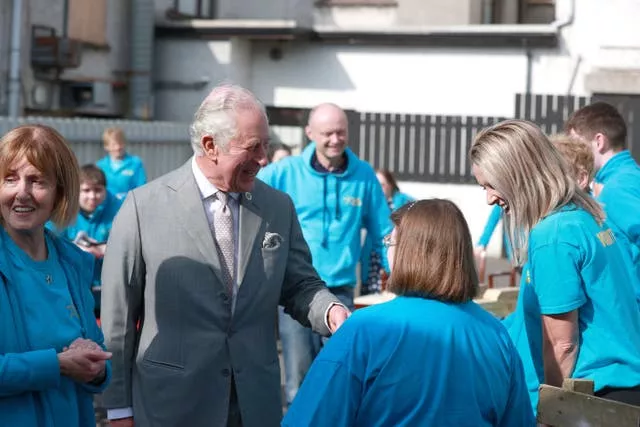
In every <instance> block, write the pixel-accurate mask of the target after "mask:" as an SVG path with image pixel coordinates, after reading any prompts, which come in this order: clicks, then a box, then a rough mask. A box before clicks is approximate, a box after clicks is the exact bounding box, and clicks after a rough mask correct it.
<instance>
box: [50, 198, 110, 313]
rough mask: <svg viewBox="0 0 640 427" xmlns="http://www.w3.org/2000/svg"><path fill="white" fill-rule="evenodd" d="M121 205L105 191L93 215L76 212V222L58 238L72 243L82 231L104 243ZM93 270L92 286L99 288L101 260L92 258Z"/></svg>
mask: <svg viewBox="0 0 640 427" xmlns="http://www.w3.org/2000/svg"><path fill="white" fill-rule="evenodd" d="M120 205H122V200H119V199H118V198H116V197H115V196H114V195H112V194H111V193H110V192H108V191H107V196H106V198H105V199H104V202H102V203H101V204H100V206H98V207H97V208H96V210H95V211H93V213H91V214H90V215H86V214H84V213H83V212H78V216H77V218H76V222H75V223H74V224H71V225H70V226H69V227H67V228H65V229H64V230H63V231H62V232H61V233H60V236H62V237H64V238H65V239H67V240H69V241H71V242H73V241H74V240H75V238H76V236H77V235H78V233H79V232H81V231H83V232H85V233H87V236H89V237H91V238H92V239H94V240H97V241H98V242H100V243H106V242H107V239H108V238H109V232H111V224H112V223H113V219H114V218H115V217H116V214H117V213H118V210H119V209H120ZM94 260H95V264H96V265H95V268H94V270H93V281H92V282H91V285H92V286H100V273H101V272H102V258H94ZM94 296H95V308H96V309H99V308H100V294H99V293H95V294H94Z"/></svg>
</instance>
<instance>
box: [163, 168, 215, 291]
mask: <svg viewBox="0 0 640 427" xmlns="http://www.w3.org/2000/svg"><path fill="white" fill-rule="evenodd" d="M182 172H184V173H182V174H180V179H179V180H178V181H177V182H175V183H170V185H169V187H171V188H173V189H174V190H175V191H176V193H177V198H178V205H177V206H176V207H175V208H176V209H177V210H178V212H179V215H180V217H181V218H182V224H183V226H184V229H185V230H186V231H187V233H188V234H189V237H190V238H191V241H193V242H194V244H195V246H196V247H197V248H198V250H199V251H200V253H201V254H202V256H203V257H204V259H205V260H207V261H209V262H210V264H211V267H212V269H213V271H214V273H215V275H216V277H217V278H218V280H219V281H220V283H224V279H223V277H222V270H221V267H220V259H219V258H218V252H217V251H216V246H215V243H214V241H213V233H212V231H211V229H210V228H209V221H208V220H207V215H206V213H205V211H204V205H203V203H202V198H201V196H200V190H198V186H197V184H196V181H195V178H194V177H193V172H192V170H191V161H188V162H187V164H186V165H185V166H183V167H182Z"/></svg>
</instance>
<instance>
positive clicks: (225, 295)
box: [219, 292, 229, 304]
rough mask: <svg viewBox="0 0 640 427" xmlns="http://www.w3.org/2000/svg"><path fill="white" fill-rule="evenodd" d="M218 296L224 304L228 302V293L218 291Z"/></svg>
mask: <svg viewBox="0 0 640 427" xmlns="http://www.w3.org/2000/svg"><path fill="white" fill-rule="evenodd" d="M219 295H220V298H222V302H224V303H225V304H229V295H227V293H226V292H220V294H219Z"/></svg>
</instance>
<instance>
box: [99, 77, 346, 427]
mask: <svg viewBox="0 0 640 427" xmlns="http://www.w3.org/2000/svg"><path fill="white" fill-rule="evenodd" d="M268 138H269V129H268V123H267V117H266V114H265V110H264V107H263V106H262V104H261V103H260V102H259V101H258V100H257V99H256V98H255V97H254V95H253V94H252V93H251V92H249V91H248V90H246V89H243V88H241V87H238V86H232V85H224V86H220V87H217V88H215V89H214V90H213V91H212V92H211V93H210V94H209V96H208V97H207V98H206V99H205V100H204V102H203V103H202V105H201V106H200V108H199V109H198V111H197V112H196V114H195V119H194V122H193V124H192V126H191V144H192V146H193V150H194V153H195V155H194V157H193V158H192V159H191V160H189V161H188V162H187V163H186V164H185V165H183V166H182V167H180V168H179V169H177V170H175V171H173V172H171V173H169V174H167V175H165V176H163V177H161V178H159V179H157V180H155V181H153V182H151V183H149V184H147V185H146V186H143V187H140V188H138V189H136V190H133V191H132V192H130V193H129V195H128V196H127V198H126V200H125V202H124V204H123V206H122V208H121V209H120V211H119V213H118V216H117V217H116V219H115V221H114V223H113V228H112V230H111V235H110V238H109V242H108V245H107V251H106V256H105V259H104V267H103V270H102V327H103V330H104V335H105V343H106V345H107V348H109V351H111V352H112V353H113V359H112V361H113V365H112V366H113V378H112V380H111V387H109V389H108V390H107V391H106V392H105V394H104V404H105V407H106V408H107V409H108V413H109V418H110V419H111V423H112V425H113V426H132V425H134V422H135V425H136V426H161V427H174V426H175V427H178V426H180V427H182V426H189V427H200V426H203V427H204V426H207V427H208V426H216V427H217V426H245V427H253V426H255V427H258V426H260V427H264V426H267V427H269V426H277V425H279V423H280V419H281V416H282V409H281V408H282V406H281V392H280V367H279V363H278V353H277V349H276V337H275V331H276V327H275V320H276V313H277V306H278V304H280V305H283V306H284V307H285V309H286V310H287V312H289V313H290V314H291V315H292V316H293V317H294V318H295V319H297V320H298V321H299V322H300V323H302V324H304V325H307V326H311V327H312V328H313V329H314V330H316V331H318V332H319V333H321V334H324V335H329V334H330V333H331V332H333V331H335V330H336V329H337V328H338V327H339V326H340V325H341V324H342V322H344V320H345V319H346V318H347V317H348V315H349V312H348V310H347V309H346V308H345V307H344V306H342V305H340V303H339V301H338V300H337V299H336V298H335V297H334V296H333V295H332V294H331V293H330V292H329V291H328V290H327V289H326V287H325V284H324V282H322V281H321V280H320V278H319V277H318V275H317V273H316V271H315V269H314V268H313V267H312V264H311V257H310V255H309V250H308V247H307V244H306V242H305V241H304V238H303V237H302V232H301V230H300V225H299V223H298V218H297V216H296V212H295V209H294V207H293V204H292V202H291V199H290V198H289V196H287V195H286V194H285V193H282V192H279V191H277V190H274V189H272V188H271V187H269V186H267V185H266V184H264V183H262V182H261V181H259V180H256V179H255V176H256V174H257V172H258V170H259V169H260V168H261V167H262V166H264V165H265V164H266V148H267V144H268Z"/></svg>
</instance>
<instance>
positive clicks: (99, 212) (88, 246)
mask: <svg viewBox="0 0 640 427" xmlns="http://www.w3.org/2000/svg"><path fill="white" fill-rule="evenodd" d="M106 187H107V181H106V178H105V175H104V173H103V172H102V171H101V170H100V169H99V168H98V167H97V166H95V165H85V166H83V167H82V168H81V169H80V212H78V217H77V218H76V221H75V223H73V224H72V225H70V226H69V227H67V228H65V229H64V230H63V231H62V232H60V236H61V237H63V238H65V239H67V240H70V241H72V242H73V243H75V244H76V245H77V246H78V247H80V248H81V249H82V250H84V251H85V252H89V253H90V254H91V255H93V256H94V258H95V261H96V266H95V269H94V278H93V283H92V286H93V290H94V292H93V294H94V297H95V314H96V317H100V291H99V289H100V272H101V271H102V258H104V252H105V249H106V246H107V239H108V238H109V232H110V231H111V223H113V219H114V218H115V216H116V214H117V213H118V209H120V205H121V204H122V202H121V201H120V200H118V199H117V198H116V197H115V196H114V195H112V194H111V193H109V192H108V191H107V189H106Z"/></svg>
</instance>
